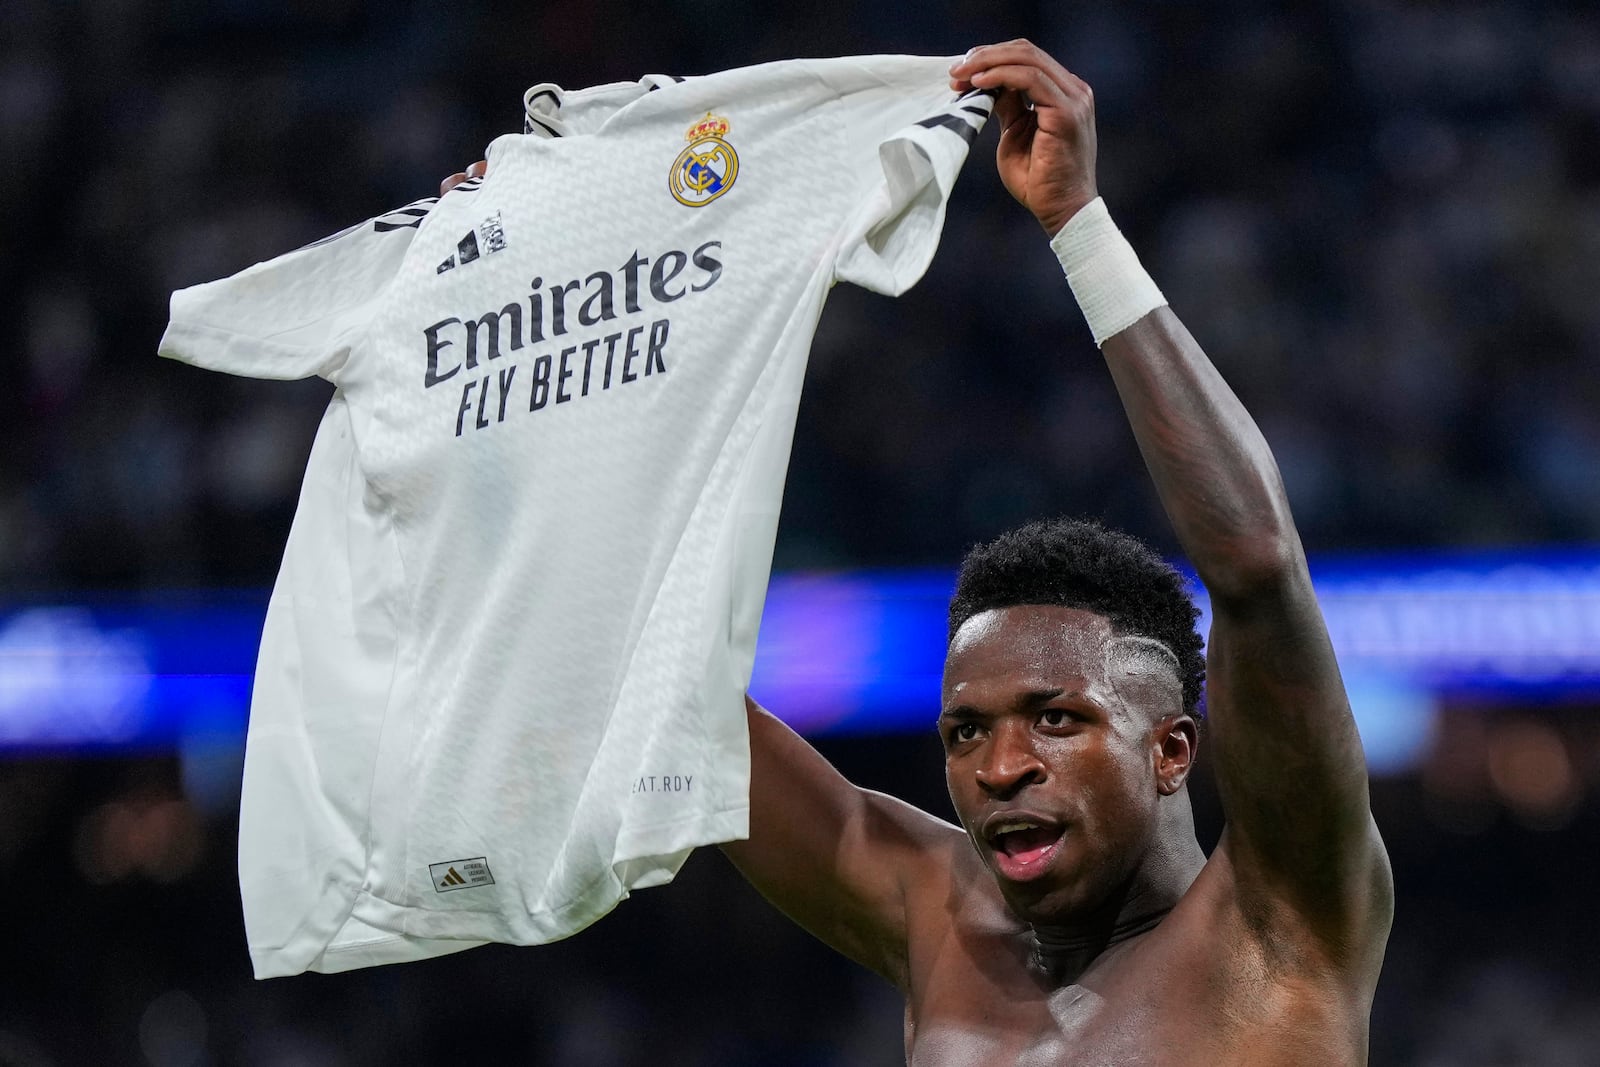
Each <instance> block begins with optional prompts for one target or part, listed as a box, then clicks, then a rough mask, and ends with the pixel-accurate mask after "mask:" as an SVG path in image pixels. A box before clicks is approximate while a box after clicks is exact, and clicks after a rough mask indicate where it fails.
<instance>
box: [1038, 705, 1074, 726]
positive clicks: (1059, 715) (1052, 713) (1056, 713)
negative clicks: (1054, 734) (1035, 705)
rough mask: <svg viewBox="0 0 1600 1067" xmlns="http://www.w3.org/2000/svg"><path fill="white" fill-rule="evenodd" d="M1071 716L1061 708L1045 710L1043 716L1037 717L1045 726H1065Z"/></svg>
mask: <svg viewBox="0 0 1600 1067" xmlns="http://www.w3.org/2000/svg"><path fill="white" fill-rule="evenodd" d="M1071 718H1072V716H1070V715H1068V714H1067V713H1066V711H1064V710H1063V709H1061V708H1045V709H1044V714H1042V715H1040V716H1039V719H1040V721H1041V722H1043V723H1044V724H1045V725H1046V726H1065V725H1066V724H1067V722H1068V721H1070V719H1071Z"/></svg>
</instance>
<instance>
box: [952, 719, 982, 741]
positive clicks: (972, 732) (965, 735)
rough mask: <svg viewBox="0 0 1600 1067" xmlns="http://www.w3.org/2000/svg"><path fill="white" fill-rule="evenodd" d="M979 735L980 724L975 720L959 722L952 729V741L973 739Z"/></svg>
mask: <svg viewBox="0 0 1600 1067" xmlns="http://www.w3.org/2000/svg"><path fill="white" fill-rule="evenodd" d="M977 736H978V724H977V723H975V722H962V723H957V724H956V725H955V726H954V727H952V728H951V730H950V740H951V741H952V742H961V741H971V740H972V739H973V738H975V737H977Z"/></svg>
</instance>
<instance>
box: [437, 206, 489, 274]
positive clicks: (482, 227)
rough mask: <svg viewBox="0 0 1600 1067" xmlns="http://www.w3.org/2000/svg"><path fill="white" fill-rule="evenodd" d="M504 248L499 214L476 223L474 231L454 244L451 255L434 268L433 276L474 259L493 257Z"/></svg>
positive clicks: (468, 232)
mask: <svg viewBox="0 0 1600 1067" xmlns="http://www.w3.org/2000/svg"><path fill="white" fill-rule="evenodd" d="M505 246H506V228H505V225H504V224H503V223H501V221H500V212H498V211H496V212H495V213H494V214H493V215H490V216H489V217H488V218H486V219H484V220H483V221H482V222H480V223H478V225H477V228H476V229H471V230H468V231H467V235H466V236H465V237H463V238H462V239H461V240H459V241H457V242H456V250H455V253H454V254H453V255H450V256H446V257H445V260H444V262H443V263H440V264H439V265H438V266H437V267H436V268H434V273H435V274H443V273H444V272H445V271H447V270H455V269H456V267H458V266H465V265H466V264H468V263H471V262H472V261H473V260H475V259H479V258H481V257H483V256H488V255H493V254H494V253H495V252H499V251H501V250H502V249H504V248H505Z"/></svg>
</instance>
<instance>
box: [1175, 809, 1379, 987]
mask: <svg viewBox="0 0 1600 1067" xmlns="http://www.w3.org/2000/svg"><path fill="white" fill-rule="evenodd" d="M1370 835H1371V841H1370V843H1369V846H1368V850H1367V859H1368V862H1367V863H1366V864H1365V865H1364V868H1365V874H1364V877H1365V879H1366V881H1367V885H1365V886H1364V887H1359V888H1352V889H1351V890H1350V891H1349V892H1348V894H1347V897H1348V898H1349V899H1353V900H1356V901H1359V903H1358V904H1357V905H1356V906H1353V907H1351V908H1349V909H1347V910H1344V911H1342V912H1341V913H1340V914H1339V915H1338V916H1337V917H1330V916H1326V915H1307V914H1305V908H1304V905H1303V903H1302V902H1301V901H1300V900H1299V899H1298V898H1296V897H1293V896H1290V895H1278V894H1274V893H1273V892H1272V890H1271V884H1272V883H1270V882H1267V881H1264V880H1262V879H1261V878H1259V877H1255V876H1254V873H1253V872H1252V871H1250V870H1249V867H1250V865H1251V863H1252V862H1253V861H1254V858H1255V857H1254V854H1253V853H1252V852H1251V851H1250V850H1247V849H1246V850H1241V849H1238V848H1236V847H1234V844H1233V842H1232V840H1231V838H1230V836H1229V834H1228V832H1227V831H1224V833H1223V836H1222V840H1221V841H1220V842H1219V843H1218V845H1217V848H1216V850H1215V851H1214V852H1213V853H1212V855H1211V858H1210V859H1209V860H1208V861H1207V863H1206V866H1205V868H1204V870H1202V871H1201V873H1200V876H1199V877H1198V878H1197V879H1195V882H1194V885H1192V886H1191V887H1190V888H1189V891H1188V892H1187V893H1186V894H1185V895H1184V898H1183V900H1182V901H1181V902H1180V904H1179V906H1178V908H1176V909H1174V913H1173V918H1174V919H1177V920H1178V922H1177V923H1175V924H1174V926H1175V927H1177V928H1176V929H1174V930H1173V931H1172V932H1173V933H1177V934H1180V936H1182V935H1192V936H1193V937H1194V938H1195V939H1197V940H1208V941H1209V940H1213V939H1215V938H1216V934H1217V932H1218V931H1224V930H1227V931H1231V932H1232V933H1233V934H1234V936H1233V937H1231V938H1229V939H1228V941H1227V944H1228V945H1229V946H1231V947H1230V948H1229V949H1227V950H1222V949H1219V951H1228V952H1232V953H1233V955H1234V956H1235V957H1237V958H1233V959H1228V958H1224V959H1223V960H1221V961H1220V962H1221V963H1222V964H1223V965H1224V966H1230V967H1236V968H1238V969H1239V972H1240V976H1241V978H1243V977H1248V976H1252V975H1253V976H1255V977H1257V978H1259V980H1260V982H1261V983H1263V986H1262V988H1265V986H1266V985H1272V986H1276V987H1281V988H1284V989H1290V990H1293V989H1300V988H1304V989H1308V990H1309V989H1315V990H1316V991H1317V992H1318V993H1319V995H1326V994H1330V993H1333V992H1335V991H1338V992H1341V993H1342V994H1344V995H1347V996H1353V997H1355V998H1357V1000H1359V1001H1360V1002H1362V1003H1364V1004H1367V1005H1370V1002H1371V997H1372V993H1373V991H1374V990H1375V989H1376V987H1377V982H1378V972H1379V970H1380V969H1381V967H1382V964H1383V953H1384V946H1385V945H1386V943H1387V941H1388V936H1389V927H1390V924H1391V922H1392V920H1393V915H1394V903H1393V901H1394V890H1393V875H1392V873H1391V871H1390V867H1389V860H1388V855H1387V853H1386V852H1385V851H1384V848H1383V842H1382V840H1381V839H1380V838H1379V837H1378V831H1377V827H1376V826H1375V825H1374V826H1372V827H1371V829H1370Z"/></svg>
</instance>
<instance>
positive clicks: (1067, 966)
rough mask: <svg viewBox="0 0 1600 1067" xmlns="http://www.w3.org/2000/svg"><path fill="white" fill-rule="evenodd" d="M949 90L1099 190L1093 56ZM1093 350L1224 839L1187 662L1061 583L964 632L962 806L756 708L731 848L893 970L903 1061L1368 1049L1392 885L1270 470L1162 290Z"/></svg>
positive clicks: (1002, 59) (1332, 1054) (1038, 204)
mask: <svg viewBox="0 0 1600 1067" xmlns="http://www.w3.org/2000/svg"><path fill="white" fill-rule="evenodd" d="M951 86H952V88H953V89H956V90H958V91H965V90H966V89H968V88H971V87H977V88H982V89H998V90H1000V97H999V100H998V103H997V107H996V115H997V117H998V118H999V120H1000V123H1001V127H1002V131H1001V136H1000V145H999V150H998V162H999V168H1000V173H1001V177H1002V179H1003V180H1004V182H1005V184H1006V187H1007V188H1008V189H1009V190H1010V191H1011V193H1012V195H1013V196H1015V197H1016V198H1017V200H1019V201H1020V202H1021V203H1022V204H1023V205H1024V206H1026V207H1027V208H1028V209H1029V210H1030V211H1032V212H1033V214H1034V216H1035V218H1037V219H1038V221H1039V223H1040V225H1041V226H1042V227H1043V228H1044V229H1045V231H1046V233H1048V234H1054V233H1055V232H1057V231H1058V230H1059V229H1060V228H1061V226H1062V225H1063V224H1064V223H1065V222H1066V221H1067V220H1068V219H1069V218H1071V217H1072V215H1073V214H1074V213H1076V212H1077V210H1078V209H1079V208H1081V207H1083V206H1084V205H1085V204H1087V203H1089V202H1090V201H1091V200H1093V199H1094V198H1095V196H1096V195H1097V193H1096V188H1095V178H1094V162H1095V133H1094V108H1093V99H1092V96H1091V94H1090V91H1089V87H1088V86H1087V85H1085V84H1084V83H1083V82H1082V81H1081V80H1080V79H1078V78H1077V77H1076V76H1074V75H1073V74H1071V73H1070V72H1069V71H1067V70H1065V69H1064V68H1063V67H1061V66H1060V64H1058V63H1056V62H1055V61H1054V60H1053V59H1051V58H1050V57H1049V56H1047V55H1045V54H1044V53H1043V52H1041V51H1040V50H1039V49H1037V48H1035V47H1034V46H1033V45H1031V44H1029V43H1028V42H1026V41H1013V42H1009V43H1007V44H1001V45H992V46H988V47H984V48H977V49H974V50H973V51H972V52H970V53H968V55H967V56H966V58H965V59H964V60H962V61H961V62H960V63H958V64H957V65H956V66H955V67H954V68H952V71H951ZM1030 105H1031V106H1030ZM1102 354H1103V356H1104V358H1105V361H1106V364H1107V367H1108V369H1109V370H1110V372H1111V375H1112V379H1113V381H1114V382H1115V384H1116V387H1117V391H1118V394H1119V396H1120V398H1121V400H1122V404H1123V408H1124V410H1125V411H1126V413H1127V416H1128V419H1129V423H1130V425H1131V426H1132V428H1133V431H1134V434H1135V436H1136V438H1137V440H1138V442H1139V446H1140V450H1141V452H1142V453H1143V455H1144V458H1145V463H1146V466H1147V467H1148V468H1149V470H1150V473H1151V476H1152V478H1153V479H1154V481H1155V484H1156V488H1157V491H1158V492H1159V494H1160V496H1161V500H1162V504H1163V506H1164V507H1165V509H1166V512H1167V515H1168V517H1169V519H1170V520H1171V522H1172V524H1173V527H1174V529H1175V531H1176V532H1177V534H1178V537H1179V540H1180V541H1181V543H1182V545H1183V548H1184V551H1185V554H1186V556H1187V557H1188V559H1189V561H1190V562H1191V564H1192V565H1193V566H1194V567H1195V569H1196V571H1197V573H1198V574H1199V576H1200V578H1201V580H1202V581H1203V582H1204V583H1205V585H1206V588H1207V591H1208V592H1209V594H1210V597H1211V603H1212V612H1213V623H1212V629H1211V633H1210V637H1209V641H1208V644H1207V664H1206V676H1207V682H1206V684H1207V708H1208V716H1209V720H1210V726H1209V730H1208V735H1209V736H1208V745H1209V746H1210V748H1211V756H1210V758H1211V760H1212V763H1213V766H1214V767H1215V770H1216V777H1217V781H1218V785H1219V788H1220V791H1221V796H1222V802H1223V810H1224V814H1225V817H1226V826H1225V829H1224V832H1223V834H1222V839H1221V841H1220V843H1219V844H1218V846H1217V848H1216V849H1215V851H1214V852H1213V853H1212V854H1211V856H1210V857H1209V858H1207V857H1206V855H1205V854H1204V853H1203V852H1202V851H1201V849H1200V847H1199V845H1198V843H1197V842H1196V840H1195V834H1194V825H1193V819H1192V815H1191V811H1190V805H1189V797H1188V792H1187V789H1186V785H1185V783H1186V780H1187V777H1188V774H1189V770H1190V768H1191V767H1192V765H1193V760H1194V758H1195V755H1196V750H1197V747H1198V742H1199V731H1198V729H1197V727H1196V724H1195V722H1194V720H1193V719H1192V718H1191V717H1190V716H1189V715H1188V714H1186V713H1185V711H1184V709H1183V706H1182V695H1181V694H1182V690H1181V684H1180V682H1179V680H1178V677H1177V674H1176V671H1175V669H1174V662H1173V661H1172V660H1171V658H1170V656H1169V655H1163V653H1164V652H1165V650H1164V649H1162V648H1161V647H1160V646H1159V645H1156V646H1154V647H1152V645H1151V644H1150V643H1148V642H1144V641H1140V640H1138V639H1130V638H1129V637H1128V636H1126V635H1119V634H1117V633H1116V632H1115V631H1114V630H1113V629H1112V627H1111V625H1110V623H1108V622H1107V621H1106V619H1105V618H1104V617H1102V616H1099V615H1097V614H1094V613H1092V612H1087V611H1080V610H1077V609H1072V608H1064V607H1057V606H1042V605H1022V606H1018V607H1010V608H1003V609H997V610H993V611H989V612H985V613H983V614H981V615H977V616H974V617H973V618H972V619H969V620H968V621H967V622H966V624H965V625H963V626H962V627H961V629H960V630H959V631H958V632H957V633H956V635H955V637H954V640H953V641H952V642H951V646H950V649H949V653H948V656H947V658H946V663H945V676H944V687H943V697H942V707H941V709H940V710H941V714H940V720H939V729H940V733H941V736H942V737H943V739H944V744H945V773H946V779H947V783H948V786H949V790H950V797H951V801H952V803H953V805H954V807H955V811H956V814H957V817H958V819H959V821H960V823H961V826H960V827H956V826H952V825H951V824H949V823H947V822H944V821H943V820H940V819H937V818H935V817H933V816H931V815H928V814H926V813H924V812H921V811H918V810H916V809H915V808H912V807H911V806H909V805H907V804H904V803H902V802H900V801H898V800H895V799H894V798H892V797H888V796H884V795H882V794H879V793H873V792H869V791H866V790H862V789H858V788H856V787H855V786H852V785H851V784H850V783H849V782H847V781H846V780H845V779H844V778H843V777H841V776H840V775H839V774H838V772H837V771H835V770H834V769H833V768H832V767H831V766H829V764H828V763H827V762H826V761H825V760H824V759H822V757H821V756H819V755H818V754H817V753H816V751H815V750H814V749H812V748H811V747H810V746H809V745H807V744H806V743H805V742H804V741H803V740H801V739H800V738H799V737H797V736H796V735H795V734H794V733H793V732H792V731H790V730H789V729H788V728H787V727H785V726H784V725H783V724H782V723H780V722H779V721H778V720H777V719H776V718H774V717H772V716H771V715H768V714H767V713H766V712H765V711H763V710H762V709H760V708H759V707H757V706H756V705H755V704H754V703H753V702H751V703H749V716H750V744H751V759H752V770H751V797H750V800H751V813H750V838H749V840H747V841H738V842H732V843H729V844H727V845H724V846H723V849H724V851H725V853H726V854H727V855H728V856H729V858H730V859H732V861H733V862H734V864H735V865H736V866H738V868H739V869H740V870H741V871H742V872H743V873H744V875H745V877H746V878H748V879H749V880H750V882H751V883H752V884H754V885H755V887H756V888H757V889H759V890H760V891H761V892H762V893H763V894H764V895H765V896H766V897H767V898H768V899H769V900H771V901H772V902H773V903H774V904H775V905H777V906H778V907H779V908H780V909H782V910H783V911H784V912H785V913H786V914H788V915H789V916H790V917H791V918H793V919H794V920H795V921H796V922H798V923H800V924H801V925H802V926H804V927H805V928H806V929H808V930H810V931H811V932H812V933H813V934H815V935H816V936H817V937H819V938H821V939H822V940H823V941H824V942H826V943H828V944H829V945H832V946H833V947H834V948H836V949H838V950H839V951H840V952H842V953H844V954H845V955H847V956H849V957H850V958H852V959H854V960H857V961H858V962H860V963H862V964H863V965H865V966H867V967H869V968H871V969H872V970H874V971H876V972H878V973H879V974H881V975H883V976H884V977H885V978H886V979H888V980H889V981H891V982H893V983H895V985H896V986H898V987H899V988H900V990H901V991H902V992H903V993H904V995H905V1003H906V1014H905V1033H906V1059H907V1062H908V1063H910V1064H913V1065H915V1067H935V1065H951V1067H980V1065H988V1064H992V1065H995V1067H1002V1065H1003V1067H1018V1065H1039V1067H1045V1065H1050V1067H1059V1065H1085V1067H1088V1065H1095V1067H1137V1065H1141V1064H1150V1065H1155V1064H1161V1065H1163V1067H1184V1065H1196V1067H1201V1065H1204V1067H1217V1065H1225V1064H1239V1065H1261V1067H1266V1065H1273V1067H1278V1065H1281V1067H1310V1065H1314V1067H1342V1065H1347V1064H1362V1063H1365V1062H1366V1059H1367V1026H1368V1016H1369V1014H1370V1010H1371V1005H1372V996H1373V991H1374V988H1375V986H1376V984H1377V978H1378V971H1379V968H1380V966H1381V964H1382V960H1383V947H1384V942H1385V940H1386V939H1387V936H1388V931H1389V925H1390V921H1391V918H1392V913H1393V887H1392V880H1391V876H1390V870H1389V864H1388V859H1387V856H1386V855H1385V853H1384V850H1383V845H1382V842H1381V840H1380V839H1379V837H1378V833H1377V829H1376V827H1375V825H1374V824H1373V822H1372V817H1371V813H1370V807H1369V802H1368V793H1367V776H1366V766H1365V762H1364V760H1363V757H1362V753H1361V746H1360V741H1359V739H1358V737H1357V735H1356V731H1355V725H1354V722H1353V720H1352V718H1351V715H1350V710H1349V706H1348V704H1347V702H1346V699H1345V695H1344V689H1343V685H1342V683H1341V681H1340V678H1339V673H1338V667H1337V665H1336V664H1335V662H1334V658H1333V652H1332V648H1331V646H1330V644H1329V642H1328V638H1327V633H1326V629H1325V627H1324V624H1323V621H1322V616H1321V612H1320V610H1319V609H1318V607H1317V603H1316V600H1315V598H1314V596H1313V594H1312V590H1311V583H1310V579H1309V576H1308V575H1307V571H1306V566H1305V558H1304V554H1303V551H1302V549H1301V545H1300V540H1299V536H1298V534H1297V533H1296V531H1295V528H1294V524H1293V521H1292V519H1291V517H1290V514H1289V507H1288V501H1287V499H1286V497H1285V495H1284V491H1283V486H1282V483H1281V481H1280V479H1279V476H1278V470H1277V466H1276V464H1275V463H1274V461H1273V459H1272V455H1271V453H1270V452H1269V450H1268V448H1267V445H1266V442H1265V441H1264V440H1263V439H1262V437H1261V435H1260V433H1259V431H1258V430H1257V429H1256V426H1255V423H1254V422H1253V421H1252V420H1251V418H1250V416H1249V415H1248V413H1247V412H1246V411H1245V410H1244V408H1243V407H1242V405H1240V403H1239V401H1238V399H1237V398H1236V397H1235V396H1234V394H1233V392H1232V391H1231V390H1230V389H1229V388H1228V386H1227V384H1226V383H1225V382H1224V381H1223V380H1222V378H1221V376H1220V375H1219V374H1218V373H1217V371H1216V369H1215V368H1214V367H1213V366H1212V365H1211V363H1210V361H1209V360H1208V359H1207V358H1206V355H1205V353H1204V352H1202V351H1201V349H1200V347H1199V345H1198V344H1196V342H1195V341H1194V339H1193V338H1192V337H1191V336H1190V335H1189V333H1188V331H1187V330H1186V329H1184V327H1183V325H1182V323H1180V322H1179V321H1178V319H1177V318H1176V317H1175V316H1174V315H1173V314H1172V312H1171V311H1170V310H1167V309H1165V308H1162V309H1158V310H1156V311H1153V312H1151V313H1150V314H1148V315H1146V316H1145V317H1144V318H1142V319H1140V320H1139V321H1138V322H1136V323H1134V324H1133V325H1132V326H1130V327H1129V328H1127V329H1126V330H1123V331H1122V332H1121V333H1119V334H1116V335H1115V336H1113V337H1110V338H1108V339H1107V340H1106V342H1105V344H1104V346H1103V349H1102ZM1002 831H1010V832H1009V833H1005V834H1003V835H1002V833H1001V832H1002Z"/></svg>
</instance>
